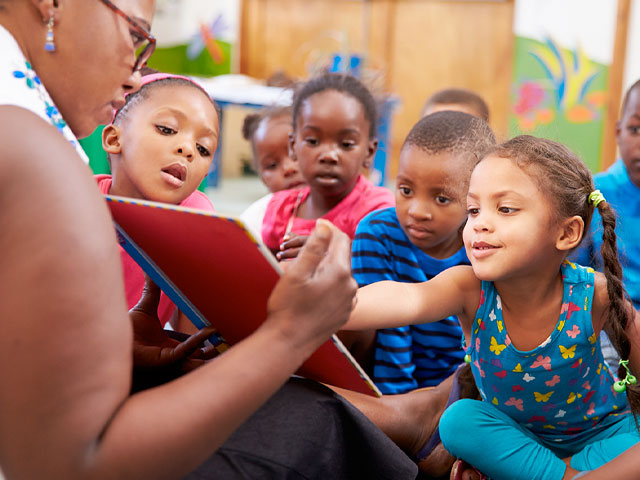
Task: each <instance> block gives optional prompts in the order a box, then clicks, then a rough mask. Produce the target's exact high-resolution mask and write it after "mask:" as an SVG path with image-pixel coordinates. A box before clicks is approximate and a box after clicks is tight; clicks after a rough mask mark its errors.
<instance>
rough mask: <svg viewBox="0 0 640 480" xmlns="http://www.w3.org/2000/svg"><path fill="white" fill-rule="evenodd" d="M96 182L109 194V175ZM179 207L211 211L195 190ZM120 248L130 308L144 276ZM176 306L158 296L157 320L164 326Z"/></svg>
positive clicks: (203, 195)
mask: <svg viewBox="0 0 640 480" xmlns="http://www.w3.org/2000/svg"><path fill="white" fill-rule="evenodd" d="M94 177H95V179H96V181H97V182H98V188H100V192H102V193H109V189H110V188H111V175H95V176H94ZM180 206H181V207H190V208H199V209H201V210H208V211H211V212H212V211H213V205H212V204H211V201H210V200H209V197H207V196H206V195H205V194H204V193H202V192H200V191H198V190H196V191H195V192H193V193H192V194H191V195H189V196H188V197H187V198H185V199H184V200H183V201H182V203H180ZM119 248H120V259H121V261H122V271H123V273H124V288H125V293H126V295H127V305H128V306H129V308H132V307H133V306H134V305H135V304H136V303H138V300H140V296H141V295H142V289H143V288H144V274H143V272H142V269H141V268H140V267H139V266H138V264H137V263H136V262H135V261H134V260H133V259H132V258H131V257H130V256H129V254H128V253H127V252H125V251H124V249H123V248H122V247H119ZM175 309H176V306H175V305H174V304H173V302H172V301H171V300H169V297H167V296H166V295H165V294H164V293H162V294H161V295H160V304H159V305H158V318H159V319H160V321H161V322H162V325H163V326H164V325H165V324H166V323H167V322H168V321H169V320H170V319H171V316H172V315H173V313H174V312H175Z"/></svg>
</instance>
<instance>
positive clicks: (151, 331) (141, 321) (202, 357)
mask: <svg viewBox="0 0 640 480" xmlns="http://www.w3.org/2000/svg"><path fill="white" fill-rule="evenodd" d="M159 300H160V289H159V288H158V286H157V285H156V284H155V283H153V282H152V281H151V280H150V279H149V278H148V277H147V276H146V275H145V286H144V290H143V291H142V297H141V298H140V301H139V302H138V303H137V305H135V306H134V307H133V308H132V309H131V310H130V311H129V318H130V320H131V325H132V326H133V366H134V367H135V368H138V369H140V368H141V369H153V368H163V367H169V366H179V367H180V369H181V370H183V371H190V370H193V369H194V368H197V367H199V366H200V365H202V364H203V363H204V362H205V361H206V360H209V359H211V358H213V357H215V356H216V355H217V351H216V350H215V348H214V347H213V346H209V347H204V348H203V346H202V342H204V341H205V340H206V339H207V338H209V337H210V336H211V335H212V334H213V333H214V332H215V331H216V329H215V328H214V327H205V328H203V329H202V330H200V331H199V332H198V333H196V334H194V335H191V336H190V337H188V338H187V339H186V340H185V341H183V342H179V341H178V340H175V339H173V338H170V337H169V336H168V334H167V332H166V331H165V330H164V329H163V328H162V326H161V324H160V320H158V314H157V310H158V302H159Z"/></svg>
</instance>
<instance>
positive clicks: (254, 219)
mask: <svg viewBox="0 0 640 480" xmlns="http://www.w3.org/2000/svg"><path fill="white" fill-rule="evenodd" d="M292 131H293V125H292V109H291V107H274V108H267V109H265V110H263V111H261V112H260V113H253V114H251V115H247V116H246V117H245V119H244V124H243V125H242V136H243V137H244V138H245V140H248V141H249V142H250V143H251V151H252V153H253V158H252V167H253V169H254V170H255V171H256V172H257V173H258V175H259V176H260V180H262V183H264V184H265V185H266V187H267V188H268V189H269V192H271V193H274V192H279V191H280V190H289V189H292V188H298V187H300V186H302V185H303V184H304V180H303V179H302V175H301V174H300V168H299V167H298V162H296V161H295V160H293V159H292V158H291V156H290V155H289V135H290V134H291V132H292ZM271 193H270V194H268V195H265V196H264V197H262V198H260V199H259V200H257V201H256V202H254V203H252V204H251V205H250V206H249V207H248V208H247V209H246V210H245V211H244V212H243V213H242V214H241V215H240V218H241V219H242V220H243V221H244V223H245V224H246V225H247V226H248V227H249V228H251V230H252V231H254V232H255V233H256V234H257V235H258V236H260V232H261V230H262V222H263V219H264V212H265V210H266V209H267V205H268V204H269V201H270V200H271Z"/></svg>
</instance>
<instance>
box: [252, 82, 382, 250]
mask: <svg viewBox="0 0 640 480" xmlns="http://www.w3.org/2000/svg"><path fill="white" fill-rule="evenodd" d="M376 119H377V116H376V106H375V101H374V99H373V96H372V95H371V93H370V92H369V90H367V88H366V87H365V86H364V85H363V84H362V83H360V81H359V80H357V79H356V78H355V77H352V76H350V75H344V74H336V73H329V74H325V75H322V76H319V77H317V78H314V79H312V80H310V81H309V82H308V83H306V84H305V85H304V86H303V87H302V88H301V89H300V90H299V91H298V92H297V93H296V95H295V98H294V102H293V133H292V136H291V140H290V151H291V156H292V158H293V159H294V160H295V161H297V162H298V165H299V167H300V171H301V172H302V177H303V179H304V180H305V181H306V183H307V185H308V186H306V187H303V188H302V189H300V190H284V191H281V192H276V193H274V194H273V197H272V198H271V201H270V202H269V205H268V206H267V211H266V213H265V217H264V223H263V225H262V238H263V240H264V242H265V244H266V245H267V246H268V247H269V248H270V249H271V250H272V251H273V252H274V253H276V252H277V253H276V256H277V258H278V259H279V260H284V259H287V258H294V257H295V256H296V255H297V253H298V251H299V249H300V247H301V246H302V245H303V244H304V240H305V239H306V236H307V235H309V233H310V232H311V230H313V227H314V226H315V223H316V220H317V219H318V218H325V219H327V220H329V221H331V222H332V223H333V224H334V225H336V226H337V227H338V228H340V229H341V230H342V231H343V232H345V233H347V234H348V235H349V237H351V238H353V236H354V234H355V230H356V226H357V225H358V222H359V221H360V220H361V219H362V217H364V216H365V215H366V214H368V213H369V212H371V211H373V210H377V209H380V208H384V207H389V206H392V205H393V194H392V193H391V192H390V191H389V190H388V189H386V188H383V187H375V186H373V185H372V184H371V183H370V182H369V181H368V180H367V179H366V178H364V176H363V175H362V174H361V171H362V168H363V167H364V168H368V167H369V165H370V164H371V161H372V159H373V155H374V154H375V151H376V148H377V145H378V142H377V140H376V138H375V131H376Z"/></svg>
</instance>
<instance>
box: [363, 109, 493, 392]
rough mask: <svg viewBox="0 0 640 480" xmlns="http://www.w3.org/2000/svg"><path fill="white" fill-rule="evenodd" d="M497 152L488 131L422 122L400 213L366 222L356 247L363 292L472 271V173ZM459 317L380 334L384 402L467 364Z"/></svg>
mask: <svg viewBox="0 0 640 480" xmlns="http://www.w3.org/2000/svg"><path fill="white" fill-rule="evenodd" d="M494 145H495V137H494V135H493V132H492V131H491V128H490V127H489V125H487V123H486V122H485V121H483V120H480V119H479V118H476V117H474V116H472V115H468V114H466V113H461V112H452V111H444V112H438V113H434V114H433V115H429V116H427V117H425V118H423V119H421V120H420V121H419V122H418V123H417V124H416V125H415V126H414V127H413V129H412V130H411V131H410V132H409V135H408V136H407V139H406V140H405V142H404V145H403V146H402V150H401V151H400V160H399V164H398V175H397V177H396V207H395V208H393V207H391V208H386V209H384V210H378V211H376V212H373V213H371V214H369V215H367V216H366V217H365V218H364V219H363V220H362V221H361V222H360V224H359V225H358V229H357V230H356V236H355V239H354V241H353V244H352V267H353V276H354V278H355V279H356V281H357V282H358V285H359V286H364V285H368V284H370V283H375V282H380V281H383V280H393V281H397V282H411V283H418V282H424V281H427V280H429V279H430V278H432V277H434V276H435V275H437V274H438V273H440V272H441V271H443V270H446V269H447V268H449V267H453V266H455V265H469V260H468V259H467V254H466V253H465V250H464V246H463V244H462V228H463V226H464V224H465V222H466V220H467V208H466V195H467V187H468V182H469V177H470V176H471V171H472V170H473V167H474V166H475V164H476V163H477V161H478V159H479V158H481V157H482V156H483V155H484V153H485V152H486V151H487V150H488V149H489V148H491V147H492V146H494ZM461 338H462V331H461V330H460V325H459V324H458V321H457V319H456V317H455V316H452V317H449V318H445V319H444V320H440V321H439V322H435V323H428V324H424V325H410V326H404V327H399V328H391V329H381V330H378V332H377V336H376V348H375V354H374V365H373V380H374V382H375V383H376V384H377V385H378V387H379V388H380V391H381V392H382V393H385V394H397V393H404V392H408V391H410V390H414V389H415V388H418V387H430V386H435V385H438V384H439V383H440V382H442V381H443V380H444V379H446V378H447V377H449V376H450V375H452V374H453V373H454V371H455V370H456V369H457V367H458V366H459V365H460V364H461V363H463V356H464V353H463V352H462V350H461V349H460V340H461Z"/></svg>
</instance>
